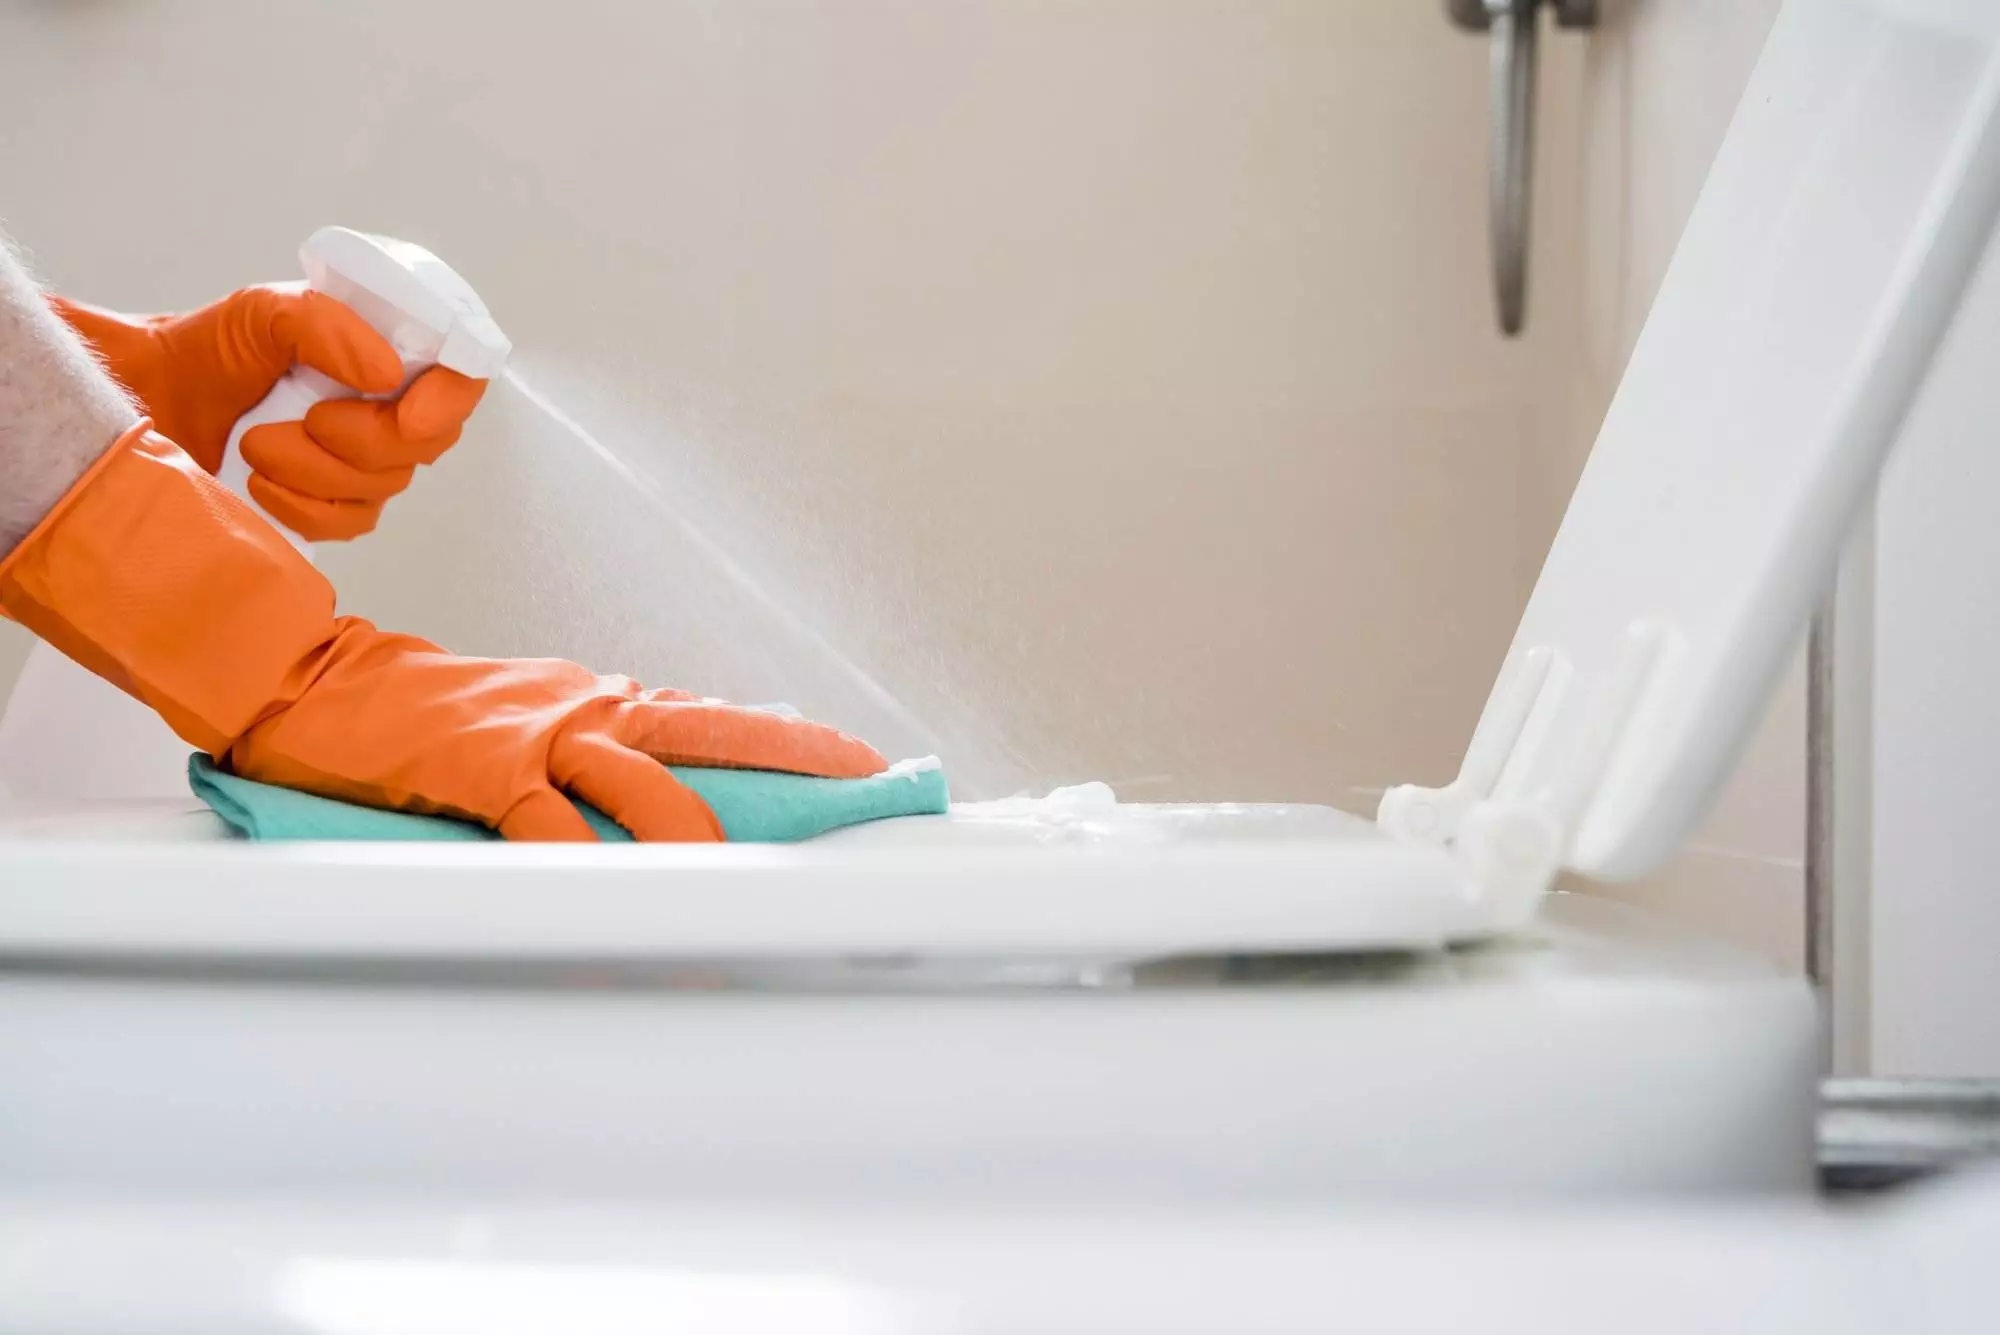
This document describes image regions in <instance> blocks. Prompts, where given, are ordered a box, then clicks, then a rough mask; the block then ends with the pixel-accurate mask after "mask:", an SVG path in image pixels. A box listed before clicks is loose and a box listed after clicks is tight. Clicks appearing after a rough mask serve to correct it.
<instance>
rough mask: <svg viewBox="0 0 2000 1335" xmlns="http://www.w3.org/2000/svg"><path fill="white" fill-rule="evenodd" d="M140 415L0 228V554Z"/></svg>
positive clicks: (17, 539) (10, 547)
mask: <svg viewBox="0 0 2000 1335" xmlns="http://www.w3.org/2000/svg"><path fill="white" fill-rule="evenodd" d="M138 419H139V414H138V410H137V409H135V408H134V407H133V406H132V403H131V401H130V400H129V399H127V398H126V396H125V394H124V392H123V391H122V390H120V389H119V387H118V385H117V384H116V383H115V382H114V381H113V380H112V379H111V377H109V376H107V375H106V374H105V373H104V370H103V368H102V367H100V366H98V364H97V362H96V361H95V360H94V359H93V358H92V357H91V355H90V353H89V352H88V351H87V350H86V349H85V348H84V345H83V343H82V342H81V341H80V340H78V338H77V337H76V335H75V334H74V333H72V332H71V331H70V328H69V326H68V325H66V324H64V323H63V322H62V321H61V320H59V319H57V318H56V316H55V314H54V313H53V312H51V311H50V310H49V307H48V304H47V302H45V301H44V300H43V298H42V294H41V293H40V291H38V290H37V289H36V287H35V285H34V283H33V282H32V281H31V280H30V279H29V278H28V274H27V271H26V270H25V269H24V268H22V266H21V263H20V261H19V260H18V259H17V258H16V257H15V255H14V252H13V250H12V248H11V247H10V246H9V245H8V244H7V238H6V237H5V236H4V235H0V556H5V555H6V554H7V553H8V552H10V551H12V550H13V549H14V547H15V545H16V544H18V543H19V542H20V541H21V539H22V538H24V537H26V536H27V535H28V533H29V532H30V531H31V530H32V529H33V528H34V527H35V525H36V524H37V523H38V522H40V520H41V518H42V516H43V515H45V514H47V513H48V512H49V510H50V509H51V507H53V506H54V505H55V503H56V502H57V501H59V500H61V499H62V497H63V494H64V493H65V492H67V491H68V490H69V489H70V487H71V486H72V485H73V484H74V483H75V482H76V480H77V479H78V478H79V477H82V476H83V474H84V472H85V471H86V470H88V469H89V467H90V465H91V464H92V463H94V462H95V461H96V460H97V457H98V456H99V455H101V454H103V453H104V451H105V449H106V447H108V446H109V445H110V444H111V443H112V442H113V441H114V440H116V439H118V437H119V436H120V435H122V434H124V432H125V431H126V430H127V429H128V428H129V427H131V425H132V424H133V423H134V422H136V421H138Z"/></svg>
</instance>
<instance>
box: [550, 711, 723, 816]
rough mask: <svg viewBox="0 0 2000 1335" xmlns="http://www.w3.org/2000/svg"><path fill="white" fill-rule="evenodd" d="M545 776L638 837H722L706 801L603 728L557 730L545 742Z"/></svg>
mask: <svg viewBox="0 0 2000 1335" xmlns="http://www.w3.org/2000/svg"><path fill="white" fill-rule="evenodd" d="M549 777H550V778H552V779H554V780H555V782H556V785H557V786H558V787H560V788H561V789H563V790H564V791H565V792H568V793H570V794H572V795H574V796H576V797H580V798H582V799H583V800H584V801H586V802H588V803H590V804H591V805H592V806H594V807H596V808H597V809H598V810H599V811H602V812H603V813H604V814H605V815H607V816H609V817H611V819H613V820H615V821H617V822H618V823H619V824H620V825H622V826H624V827H625V828H626V829H627V830H629V831H631V834H632V837H633V838H634V839H638V840H640V841H641V842H644V843H674V844H688V843H716V842H719V841H720V840H721V839H722V837H723V834H722V825H721V823H720V822H718V821H717V820H716V819H715V813H714V812H712V811H710V810H709V809H708V803H706V802H704V801H702V800H701V798H700V797H698V796H696V795H695V793H694V792H693V791H692V790H690V789H689V788H688V787H687V785H685V784H683V783H682V782H681V781H680V780H678V779H676V778H675V777H674V776H673V775H671V774H669V773H667V771H666V769H665V768H664V767H663V766H662V765H661V764H660V762H659V761H657V760H653V759H651V758H650V757H647V756H642V755H640V754H639V753H638V752H637V751H631V750H627V749H626V748H625V747H622V746H620V745H619V744H618V743H617V742H616V741H614V740H612V738H610V737H608V736H606V735H605V734H604V733H601V732H595V731H585V730H575V731H564V732H561V733H558V734H557V736H556V738H555V741H554V743H553V744H552V745H551V746H550V747H549Z"/></svg>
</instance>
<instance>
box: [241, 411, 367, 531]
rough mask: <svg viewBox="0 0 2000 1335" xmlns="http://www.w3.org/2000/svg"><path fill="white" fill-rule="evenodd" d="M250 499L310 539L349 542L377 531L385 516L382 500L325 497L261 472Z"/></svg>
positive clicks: (252, 480)
mask: <svg viewBox="0 0 2000 1335" xmlns="http://www.w3.org/2000/svg"><path fill="white" fill-rule="evenodd" d="M244 434H245V435H248V434H249V433H248V432H245V433H244ZM250 499H251V500H253V501H255V502H257V504H258V505H260V506H262V507H263V510H264V513H265V514H267V515H269V516H271V518H273V519H275V520H277V521H278V522H279V523H280V524H283V525H284V526H285V527H286V528H288V529H290V530H291V531H292V532H294V533H296V534H298V535H299V536H300V537H302V538H304V539H305V540H306V541H308V542H346V541H348V540H350V539H353V538H358V537H360V536H361V535H362V534H364V533H371V532H373V531H374V529H375V524H376V522H377V521H378V520H380V519H381V517H382V502H380V501H322V500H318V499H316V498H314V497H311V496H302V495H300V494H299V493H298V492H296V491H293V490H291V489H290V488H289V487H285V486H282V485H280V484H279V483H276V482H273V481H271V479H269V478H267V477H264V476H262V475H260V474H257V473H252V474H250Z"/></svg>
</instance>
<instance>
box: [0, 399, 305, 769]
mask: <svg viewBox="0 0 2000 1335" xmlns="http://www.w3.org/2000/svg"><path fill="white" fill-rule="evenodd" d="M333 607H334V596H333V587H332V586H331V585H330V584H328V583H327V582H326V580H325V578H324V577H323V576H321V575H320V573H319V572H318V571H317V570H315V569H313V567H312V565H311V563H310V562H308V561H306V560H305V558H304V557H302V556H300V555H299V554H298V553H297V552H296V551H294V550H293V549H292V547H291V546H290V544H288V543H287V542H286V541H285V540H284V538H282V537H281V536H279V534H278V533H277V531H276V530H275V529H273V528H271V527H270V525H268V524H266V523H265V522H264V521H263V520H262V519H260V518H259V517H258V516H257V514H256V512H255V511H253V510H252V509H251V508H250V507H249V506H248V505H246V504H244V502H243V501H241V500H239V499H238V498H237V497H236V496H235V495H233V494H232V493H230V492H229V491H228V490H227V489H226V488H224V487H223V486H221V484H219V483H217V482H216V481H215V480H214V479H213V478H211V477H209V476H208V474H206V473H204V472H203V471H202V470H201V468H200V467H199V466H198V465H197V464H196V463H195V461H194V460H193V459H191V458H189V457H188V455H187V454H186V452H184V451H183V450H182V449H181V448H180V447H179V446H178V445H175V444H174V443H173V442H172V441H170V440H168V439H167V438H166V437H164V436H161V435H159V434H158V433H157V432H155V431H154V430H153V429H152V423H151V422H150V421H144V420H142V421H141V422H140V423H139V424H138V425H137V426H135V427H133V428H132V429H131V430H130V431H127V432H126V433H125V434H124V435H123V436H120V437H119V438H118V440H117V441H116V442H115V443H114V444H113V445H112V446H111V448H110V449H108V450H106V451H105V453H104V455H103V457H101V458H100V459H99V460H98V461H97V462H96V463H95V464H93V465H92V466H91V468H90V470H89V471H88V472H87V473H85V474H84V476H83V478H82V479H81V480H80V481H78V482H77V484H76V485H75V486H74V487H72V488H71V489H70V490H69V492H68V494H67V495H65V496H64V497H63V498H62V499H61V500H60V501H58V502H57V503H56V505H55V507H54V508H53V509H52V510H51V511H50V512H49V513H48V515H47V516H46V517H44V518H43V520H42V522H41V523H40V524H39V525H37V526H36V528H35V530H34V531H33V532H32V533H30V534H29V535H28V536H27V538H26V539H24V540H23V541H22V542H21V544H20V545H19V546H18V547H16V548H15V549H14V551H13V553H12V554H10V555H9V556H8V557H7V558H6V559H5V560H4V561H0V610H4V611H5V612H6V614H7V615H8V616H9V617H11V618H12V619H13V620H15V621H18V622H19V623H21V624H22V625H23V626H26V627H27V628H28V629H29V630H30V631H32V632H33V633H34V634H36V635H38V636H40V637H41V638H42V639H44V640H47V641H48V642H49V643H50V644H52V645H54V646H55V647H56V648H57V649H58V650H59V651H61V652H62V653H63V654H65V655H67V656H68V657H70V658H72V659H75V660H76V661H77V662H78V663H81V664H82V665H83V666H84V667H86V668H88V669H90V670H91V671H92V672H94V673H96V674H97V675H98V676H100V677H103V678H104V679H105V680H107V681H109V682H111V683H112V684H113V685H114V686H117V687H118V688H119V689H120V690H123V691H125V692H126V693H127V694H129V695H132V696H134V697H135V698H137V699H138V700H140V701H141V702H143V703H144V704H146V705H148V706H149V707H151V708H152V709H154V710H156V711H158V712H159V714H160V715H161V717H162V718H164V719H165V720H166V721H167V724H168V726H170V727H172V728H173V730H174V731H175V732H176V733H178V734H179V735H180V737H181V738H182V739H183V740H184V741H186V742H188V743H189V744H190V745H192V746H195V747H198V748H200V749H201V750H203V751H206V752H208V753H209V754H210V755H212V756H220V755H221V754H223V753H224V752H225V751H227V750H228V748H229V746H230V744H231V743H232V742H234V741H235V739H236V738H238V737H240V736H242V735H243V734H244V733H245V732H247V731H248V730H249V729H250V728H251V727H252V726H253V725H254V724H256V723H257V722H258V721H259V720H260V719H262V718H264V717H266V716H268V715H269V714H271V713H273V712H275V711H276V710H279V709H282V708H284V707H285V706H287V705H289V704H290V703H291V702H292V701H294V700H296V699H297V698H298V695H299V693H300V692H301V691H303V690H304V689H305V688H306V687H307V686H308V685H309V684H310V683H311V681H312V679H313V678H314V677H315V676H316V675H317V673H318V671H319V668H320V662H321V660H322V659H323V657H324V649H325V647H326V646H327V645H328V644H329V642H330V641H331V640H332V639H333V638H334V636H335V634H336V633H337V626H336V624H335V621H334V616H333Z"/></svg>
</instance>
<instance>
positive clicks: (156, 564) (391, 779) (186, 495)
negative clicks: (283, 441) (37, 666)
mask: <svg viewBox="0 0 2000 1335" xmlns="http://www.w3.org/2000/svg"><path fill="white" fill-rule="evenodd" d="M148 426H149V424H147V423H144V422H142V423H140V424H139V425H138V426H137V427H134V428H133V429H132V430H131V431H129V432H127V433H126V435H125V436H124V437H122V438H121V439H120V440H119V442H118V443H117V444H116V445H114V446H113V447H112V448H111V449H110V451H109V452H107V453H106V455H105V456H104V458H103V459H101V460H100V461H99V462H98V463H97V465H96V466H95V467H93V468H92V469H91V471H90V472H89V473H88V474H87V475H85V477H84V478H83V480H82V481H80V482H79V483H78V484H77V485H76V486H75V487H74V488H73V489H72V490H71V491H70V493H69V494H68V495H67V496H65V497H64V498H63V500H62V501H61V502H60V503H59V504H58V505H57V506H56V508H55V509H54V510H53V511H52V512H51V513H50V514H49V516H48V517H47V518H46V519H44V520H43V521H42V523H41V525H40V526H39V527H38V528H37V529H36V530H35V531H34V532H33V533H31V534H30V535H29V536H28V537H27V538H26V539H25V540H24V541H23V542H22V543H21V544H20V546H18V547H17V548H15V550H14V552H13V553H12V554H11V555H10V556H8V557H7V558H6V560H5V561H4V562H0V610H4V611H5V612H6V614H7V615H8V616H10V617H12V618H13V619H14V620H16V621H18V622H20V623H22V624H23V625H25V626H27V627H28V629H30V630H31V631H33V632H34V633H36V634H37V635H39V636H41V637H42V638H43V639H45V640H47V641H49V643H51V644H53V645H55V647H56V648H57V649H59V650H61V651H62V652H63V653H65V654H67V655H69V656H70V657H71V658H73V659H75V660H76V661H78V662H79V663H82V664H83V665H84V666H85V667H87V668H89V669H91V670H92V671H93V672H96V673H97V674H98V675H99V676H102V677H104V678H106V679H107V680H109V681H111V682H112V683H113V684H115V685H117V686H119V687H121V688H123V689H124V690H125V691H127V692H128V693H130V694H132V695H134V696H136V697H137V698H138V699H140V700H142V701H144V702H145V703H146V704H148V705H150V706H152V707H153V708H154V709H156V710H158V711H159V713H160V714H161V716H162V717H164V718H165V719H166V721H167V722H168V724H169V725H171V726H172V727H173V729H174V731H175V732H177V733H178V734H180V736H181V737H182V738H183V739H185V740H186V741H187V742H188V743H189V744H190V745H193V746H196V747H199V748H200V749H201V750H203V751H206V752H207V753H208V754H209V755H210V756H212V757H214V758H215V759H216V761H217V762H218V763H220V764H223V765H225V766H226V767H227V768H229V769H230V770H232V771H234V772H235V773H237V774H241V775H243V776H244V777H246V778H251V779H259V780H262V781H264V782H267V783H275V784H282V785H285V786H288V787H292V788H298V789H302V790H304V791H307V792H314V793H318V794H321V795H322V796H326V797H334V798H340V799H343V800H345V801H350V802H359V803H364V804H367V805H370V806H376V807H384V808H392V809H395V810H401V811H418V812H427V813H430V814H439V815H451V816H457V817H461V818H467V819H472V820H477V821H480V822H482V823H483V824H485V825H488V826H490V827H492V828H494V829H497V830H499V831H500V832H501V833H502V834H503V835H505V836H506V837H507V838H509V839H537V840H589V839H592V838H594V836H593V835H592V833H591V830H590V827H589V826H588V825H586V824H585V823H584V821H583V818H582V817H581V816H580V815H578V814H577V811H576V808H575V807H574V806H572V805H571V804H570V802H569V800H568V798H566V797H565V796H564V794H565V793H569V794H574V795H575V796H577V797H580V798H582V799H584V800H586V801H588V802H590V803H591V804H593V805H595V806H596V807H598V808H599V809H601V810H602V811H603V812H604V813H605V814H606V815H608V816H610V817H611V818H612V819H613V820H616V821H617V822H618V823H619V824H620V825H623V826H624V827H625V828H626V829H627V830H629V831H631V832H632V834H633V835H634V836H635V837H637V838H639V839H643V840H683V841H686V840H715V839H720V838H722V829H721V826H720V825H719V824H717V822H716V820H715V817H714V815H713V814H712V813H711V812H710V811H709V809H708V806H707V804H706V803H704V802H703V801H702V800H701V799H700V798H699V797H697V796H696V795H695V794H694V793H692V792H691V791H689V790H688V789H687V788H685V787H684V786H682V785H681V784H680V783H679V782H677V781H676V780H675V779H674V777H673V776H672V775H671V774H669V773H667V771H666V770H665V769H664V768H662V764H661V762H669V763H674V764H688V765H707V766H730V767H738V768H745V769H769V770H782V771H785V772H788V773H795V774H818V775H825V776H827V777H831V778H859V777H862V776H865V775H869V774H877V773H880V772H881V771H882V769H883V768H884V763H883V760H882V757H881V756H880V755H878V754H877V753H876V752H875V751H874V749H873V748H871V747H869V746H868V745H866V744H865V743H863V742H859V741H857V740H855V739H854V738H852V737H848V736H846V735H844V734H842V733H839V732H836V731H834V730H833V729H831V728H827V727H825V726H823V725H820V724H817V723H809V722H807V721H805V720H803V719H798V718H792V717H786V716H782V715H777V714H770V713H765V712H762V711H759V710H753V709H744V708H739V707H737V706H734V705H726V704H722V703H720V702H717V701H711V700H703V699H699V698H697V697H694V696H690V695H685V694H682V693H679V692H672V691H646V690H642V689H641V688H640V687H639V686H638V685H637V684H636V683H634V682H631V681H628V680H626V679H625V678H623V677H599V676H596V675H594V674H592V673H590V672H588V671H586V670H584V669H583V668H580V667H577V666H576V665H575V664H572V663H564V662H558V661H554V660H548V659H531V660H515V661H505V660H492V659H476V658H458V657H455V656H453V655H451V654H449V653H446V652H445V651H444V650H442V649H440V648H438V647H437V646H436V645H432V644H427V643H425V642H424V641H422V640H418V639H412V638H410V637H409V636H403V635H390V634H386V633H384V632H382V631H379V630H377V629H375V627H373V626H371V625H369V624H368V623H367V622H365V621H360V620H357V619H354V618H351V617H347V618H336V617H335V616H334V612H333V589H332V587H331V586H329V585H328V584H327V582H326V581H325V579H323V578H322V577H321V576H320V574H319V572H318V571H316V570H314V569H313V567H312V565H311V564H310V563H309V562H307V561H306V560H305V559H304V558H303V557H301V556H300V555H299V554H298V553H297V552H295V551H293V550H292V548H291V547H290V546H289V545H287V544H286V542H285V540H284V539H283V538H282V537H280V536H279V534H278V533H277V532H276V531H275V530H274V529H272V528H271V527H270V525H268V524H266V523H264V522H263V521H262V520H261V519H260V518H258V516H257V515H256V513H255V512H254V511H252V510H251V509H250V508H249V507H248V506H246V505H245V504H243V502H242V501H241V500H239V499H238V498H236V497H235V496H233V495H231V494H230V493H229V491H228V490H227V489H226V488H224V487H223V486H222V485H221V484H220V483H218V482H216V481H215V480H214V479H213V478H211V477H209V476H208V475H207V474H206V473H204V472H202V471H201V469H200V468H198V467H197V466H196V465H195V463H194V461H193V460H192V459H191V458H189V457H188V455H187V454H185V453H184V452H183V451H181V450H180V449H179V448H178V447H177V446H175V445H174V443H173V442H172V441H169V440H165V439H163V438H162V437H160V436H159V435H157V434H155V433H154V432H152V431H151V430H149V429H148Z"/></svg>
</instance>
